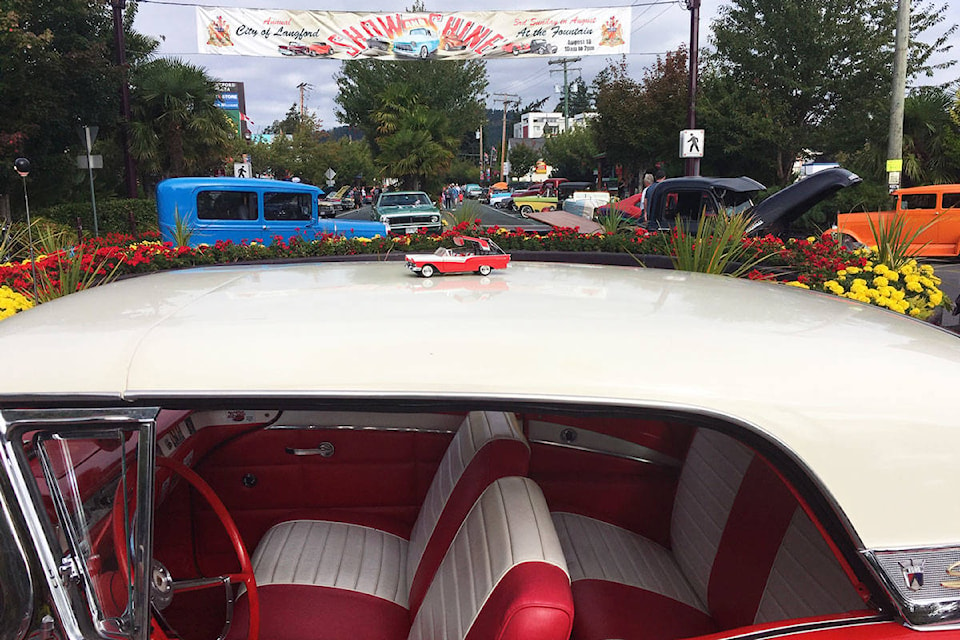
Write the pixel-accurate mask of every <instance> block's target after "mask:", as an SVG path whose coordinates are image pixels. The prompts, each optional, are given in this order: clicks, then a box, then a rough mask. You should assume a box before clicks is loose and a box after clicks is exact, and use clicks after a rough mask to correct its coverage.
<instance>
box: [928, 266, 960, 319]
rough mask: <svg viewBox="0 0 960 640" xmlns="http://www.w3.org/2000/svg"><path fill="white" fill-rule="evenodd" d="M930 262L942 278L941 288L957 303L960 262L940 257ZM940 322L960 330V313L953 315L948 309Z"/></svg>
mask: <svg viewBox="0 0 960 640" xmlns="http://www.w3.org/2000/svg"><path fill="white" fill-rule="evenodd" d="M928 262H929V263H930V264H932V265H933V269H934V272H935V273H936V274H937V276H938V277H939V278H940V280H942V282H941V284H940V289H941V290H942V291H943V295H944V297H947V298H949V299H951V300H953V301H954V303H956V302H957V298H958V297H960V262H957V261H956V260H946V259H939V258H935V259H931V260H929V261H928ZM940 324H941V326H943V327H946V328H947V329H950V330H952V331H960V315H953V314H952V313H950V312H949V311H948V312H946V313H944V314H943V318H942V319H941V322H940Z"/></svg>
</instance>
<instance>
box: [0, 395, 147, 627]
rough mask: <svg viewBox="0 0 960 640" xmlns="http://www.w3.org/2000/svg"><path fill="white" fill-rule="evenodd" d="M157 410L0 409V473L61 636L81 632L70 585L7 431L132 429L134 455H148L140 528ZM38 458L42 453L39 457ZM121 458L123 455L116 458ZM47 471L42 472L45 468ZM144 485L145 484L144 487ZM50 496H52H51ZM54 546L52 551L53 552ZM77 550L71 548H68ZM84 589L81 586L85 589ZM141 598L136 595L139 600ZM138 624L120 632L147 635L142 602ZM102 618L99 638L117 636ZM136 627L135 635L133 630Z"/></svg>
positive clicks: (83, 574) (142, 579) (143, 580)
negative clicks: (136, 439)
mask: <svg viewBox="0 0 960 640" xmlns="http://www.w3.org/2000/svg"><path fill="white" fill-rule="evenodd" d="M158 413H159V408H153V407H150V408H131V409H41V410H33V409H23V410H20V409H16V410H10V409H5V410H0V464H2V465H3V469H4V471H6V473H7V476H8V477H9V478H10V484H11V487H12V488H13V491H14V494H15V496H16V498H17V501H18V503H19V507H20V509H21V511H22V513H23V517H24V521H25V522H26V524H27V528H28V530H29V533H30V537H31V539H32V541H33V548H34V550H35V552H36V553H37V558H38V561H39V563H40V565H41V568H42V570H43V573H44V578H45V580H46V582H47V586H48V587H49V589H50V594H51V599H52V600H53V605H54V607H55V608H56V611H57V617H58V618H59V621H60V626H61V631H62V632H63V633H64V634H65V637H66V638H68V639H69V640H84V638H85V636H84V635H83V632H82V631H81V629H80V621H79V620H78V618H77V615H76V611H75V610H74V607H73V605H72V602H71V595H70V587H69V585H68V583H67V582H66V581H65V580H64V579H63V577H62V575H61V573H60V564H59V563H58V562H57V560H56V559H55V558H56V557H57V556H59V555H61V554H60V553H59V546H58V545H57V546H56V547H55V545H54V543H55V541H54V540H52V539H51V538H50V537H49V536H48V535H47V529H46V527H45V526H44V519H43V518H42V517H41V515H40V513H39V511H37V508H36V504H35V503H34V499H33V495H32V493H31V490H30V487H31V486H32V485H31V484H30V481H28V480H27V475H26V471H27V470H28V468H26V465H27V463H26V461H25V460H24V459H23V452H22V450H19V451H18V449H22V448H21V447H18V446H17V445H16V443H14V442H12V441H11V440H10V439H9V434H10V432H11V430H14V429H18V430H19V429H36V430H48V429H53V428H56V427H58V426H59V427H78V426H79V427H81V430H82V431H83V435H84V436H85V437H89V436H90V435H92V434H96V433H97V432H98V429H90V430H89V431H87V430H84V429H83V427H84V426H86V425H94V424H97V425H100V426H101V427H102V428H103V429H107V430H112V428H114V427H121V426H123V425H128V426H129V427H131V430H135V431H137V433H138V435H139V442H138V455H139V452H140V451H142V450H144V449H146V450H147V451H148V452H149V453H148V456H149V466H147V465H146V464H144V462H143V461H142V460H140V463H141V464H140V465H138V469H139V470H140V472H143V470H144V469H146V468H149V472H148V473H146V476H147V478H146V482H142V481H139V479H138V486H140V487H141V490H142V491H141V493H139V494H138V498H139V499H140V500H141V501H140V502H139V504H146V505H149V506H150V508H149V509H141V510H140V517H139V518H138V522H137V524H138V526H140V527H141V530H143V529H142V527H143V521H144V520H146V522H147V523H148V524H149V523H150V522H151V521H152V499H153V472H152V471H153V466H152V465H153V446H152V444H153V439H154V437H155V430H156V422H155V418H156V415H157V414H158ZM41 458H42V456H41ZM121 459H125V458H123V457H121ZM43 464H44V463H43V460H42V459H41V465H43ZM45 473H46V470H45ZM144 485H149V486H144ZM55 486H57V485H56V483H54V484H53V485H51V489H52V488H53V487H55ZM54 493H59V492H58V491H56V492H55V491H53V490H51V494H54ZM51 499H54V500H55V498H54V496H53V495H51ZM145 534H146V544H144V545H141V546H140V547H138V549H137V551H138V555H137V558H139V552H140V551H147V552H150V553H152V527H150V526H147V527H146V531H145ZM55 548H56V551H55ZM72 548H76V547H72ZM80 574H81V580H82V581H84V584H85V585H86V584H87V583H88V581H89V575H88V574H87V572H86V570H85V569H84V570H82V571H80ZM134 575H135V578H139V582H138V583H139V584H141V587H147V586H148V584H149V583H148V576H147V575H146V574H144V573H139V574H136V573H135V574H134ZM85 591H86V590H85ZM140 591H141V592H143V596H144V597H146V598H147V599H148V598H149V589H145V588H141V589H140ZM91 593H92V592H90V591H87V592H86V595H87V599H88V601H89V600H90V598H91V597H92V596H91V595H90V594H91ZM142 599H143V597H142V598H141V600H142ZM93 610H94V611H97V612H98V613H100V612H99V611H98V608H96V607H94V608H93ZM139 614H140V618H141V621H140V625H139V626H138V627H137V626H136V621H135V629H134V630H133V632H132V635H127V633H123V635H124V637H128V638H133V639H134V640H149V635H150V625H149V616H150V610H149V606H147V608H146V609H144V608H143V606H142V605H141V606H140V611H139ZM103 621H104V619H103V618H102V616H101V618H100V619H98V620H93V623H94V624H95V626H96V627H97V631H98V632H99V633H100V634H101V635H102V637H107V636H106V635H103V634H110V636H109V637H117V634H116V633H114V632H113V631H111V630H108V629H105V628H103ZM138 631H139V634H138Z"/></svg>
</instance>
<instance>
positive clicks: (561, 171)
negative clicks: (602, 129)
mask: <svg viewBox="0 0 960 640" xmlns="http://www.w3.org/2000/svg"><path fill="white" fill-rule="evenodd" d="M596 155H597V144H596V141H595V137H594V132H593V131H592V130H591V125H587V126H583V127H574V128H572V129H570V130H569V131H564V132H563V133H561V134H558V135H555V136H553V137H551V138H547V140H546V142H545V143H544V145H543V159H544V160H545V161H546V162H547V164H549V165H551V166H552V167H553V173H552V174H551V175H555V176H563V177H564V178H567V179H569V180H575V181H585V182H588V181H592V180H593V179H594V175H593V170H594V168H596V166H597V162H596Z"/></svg>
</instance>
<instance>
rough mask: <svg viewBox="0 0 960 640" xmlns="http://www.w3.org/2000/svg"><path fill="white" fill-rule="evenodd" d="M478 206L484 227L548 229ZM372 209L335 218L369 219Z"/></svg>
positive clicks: (547, 229)
mask: <svg viewBox="0 0 960 640" xmlns="http://www.w3.org/2000/svg"><path fill="white" fill-rule="evenodd" d="M479 207H480V223H481V224H482V225H483V226H484V227H492V226H498V227H504V228H506V229H515V228H517V227H520V228H522V229H525V230H527V231H549V230H550V229H551V227H550V226H549V225H545V224H542V223H540V222H536V221H534V220H530V219H529V218H521V217H520V216H519V215H516V214H514V213H509V212H507V211H501V210H500V209H497V208H495V207H491V206H489V205H485V204H481V205H479ZM371 214H372V211H371V209H370V205H364V206H362V207H360V208H359V209H353V210H352V211H345V212H343V213H341V214H340V215H338V216H337V218H343V219H345V220H370V219H371Z"/></svg>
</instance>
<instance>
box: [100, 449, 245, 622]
mask: <svg viewBox="0 0 960 640" xmlns="http://www.w3.org/2000/svg"><path fill="white" fill-rule="evenodd" d="M156 461H157V468H158V469H159V468H164V469H167V470H168V471H171V472H173V474H174V475H178V476H180V477H181V478H183V479H184V480H185V481H186V482H187V483H188V484H190V486H192V487H193V488H194V489H196V490H197V493H199V494H200V495H201V496H202V497H203V499H204V500H206V501H207V504H209V505H210V506H211V507H212V508H213V511H214V513H216V514H217V517H218V518H219V519H220V524H222V525H223V528H224V530H225V531H226V533H227V537H228V538H230V542H231V543H232V544H233V551H234V553H235V554H236V555H237V560H239V561H240V573H231V574H226V575H222V576H217V577H210V578H201V579H200V580H202V581H203V583H204V584H203V585H202V586H215V585H220V584H223V585H225V586H226V589H225V595H226V598H227V607H228V609H227V611H228V615H227V621H226V623H225V624H224V628H223V631H222V632H221V634H220V637H221V638H223V637H226V635H227V632H228V631H229V630H230V622H231V616H230V615H229V612H230V610H231V609H232V606H233V593H232V588H231V587H230V585H231V584H236V583H238V582H242V583H243V584H244V586H246V588H247V598H248V601H249V604H250V617H249V621H250V622H249V626H248V628H247V640H257V639H258V637H259V635H260V598H259V595H258V594H257V581H256V579H255V578H254V576H253V565H252V564H251V563H250V554H249V553H247V548H246V547H245V546H244V545H243V539H242V538H241V537H240V531H239V530H238V529H237V525H236V523H235V522H234V521H233V518H231V517H230V512H229V511H227V508H226V507H225V506H224V504H223V502H222V501H221V500H220V498H219V497H217V494H216V493H214V491H213V489H211V488H210V485H209V484H207V483H206V481H205V480H204V479H203V478H201V477H200V476H199V475H197V474H196V472H195V471H193V469H190V468H189V467H187V466H186V465H184V464H183V463H182V462H178V461H176V460H173V459H172V458H163V457H159V456H158V457H157V459H156ZM125 484H126V483H125V482H119V483H117V490H116V492H115V493H114V497H113V514H112V522H111V525H112V526H113V546H114V552H115V554H116V556H117V564H118V565H119V569H120V574H121V575H122V576H123V578H124V580H127V579H129V576H130V568H129V567H130V563H129V561H128V559H127V544H126V542H127V536H126V534H125V531H126V528H127V527H126V523H125V522H124V511H129V512H130V513H133V511H134V509H133V508H130V506H131V505H128V504H127V502H128V501H127V500H126V499H125V498H126V496H124V495H123V489H124V485H125ZM150 583H151V588H150V608H151V609H152V610H154V611H156V612H159V611H161V610H162V609H164V608H165V607H166V606H167V605H169V604H170V602H171V601H172V600H173V597H174V596H175V595H176V593H177V591H184V592H187V591H195V590H197V589H198V588H202V586H198V584H197V580H195V579H193V580H181V581H178V580H175V579H174V578H173V576H172V575H170V572H169V571H168V570H167V568H166V567H164V566H163V565H162V564H160V563H159V562H157V561H156V560H154V561H153V567H152V572H151V577H150ZM154 617H155V618H156V617H159V614H158V615H156V616H154ZM152 627H153V633H152V634H151V638H152V639H153V640H168V636H167V635H166V633H164V631H163V630H162V629H161V628H160V626H159V625H158V624H157V623H156V621H155V620H154V621H153V623H152ZM175 637H179V636H175Z"/></svg>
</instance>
